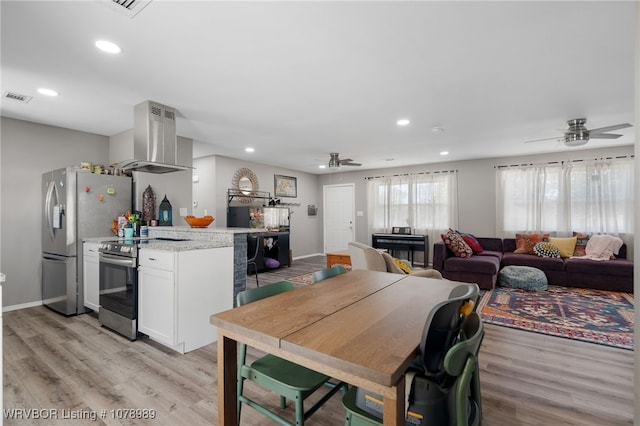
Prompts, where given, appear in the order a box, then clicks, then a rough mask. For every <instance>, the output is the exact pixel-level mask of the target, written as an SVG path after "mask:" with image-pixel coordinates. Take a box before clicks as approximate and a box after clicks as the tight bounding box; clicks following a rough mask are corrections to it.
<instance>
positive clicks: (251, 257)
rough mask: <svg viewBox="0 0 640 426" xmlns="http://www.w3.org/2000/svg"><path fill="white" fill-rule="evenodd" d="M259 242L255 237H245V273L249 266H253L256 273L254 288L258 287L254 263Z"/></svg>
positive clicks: (256, 265) (256, 270) (255, 264)
mask: <svg viewBox="0 0 640 426" xmlns="http://www.w3.org/2000/svg"><path fill="white" fill-rule="evenodd" d="M259 241H260V238H259V237H257V236H256V235H247V272H249V265H253V268H254V271H255V273H256V287H260V283H259V282H258V264H257V263H256V258H257V257H258V242H259Z"/></svg>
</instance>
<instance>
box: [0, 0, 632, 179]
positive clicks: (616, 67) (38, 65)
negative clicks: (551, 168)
mask: <svg viewBox="0 0 640 426" xmlns="http://www.w3.org/2000/svg"><path fill="white" fill-rule="evenodd" d="M0 7H1V9H0V13H1V18H2V28H1V31H2V46H1V47H2V50H1V65H2V74H1V78H2V91H3V92H4V91H7V90H8V91H12V92H17V93H20V94H24V95H29V96H33V99H32V100H31V101H30V102H29V103H28V104H23V103H19V102H17V101H14V100H7V99H4V98H3V99H2V104H1V108H2V115H3V116H5V117H11V118H17V119H22V120H28V121H35V122H40V123H45V124H50V125H55V126H61V127H66V128H70V129H77V130H82V131H86V132H92V133H98V134H102V135H107V136H110V135H113V134H116V133H119V132H122V131H124V130H127V129H130V128H132V127H133V106H134V105H135V104H137V103H140V102H142V101H145V100H153V101H156V102H160V103H162V104H165V105H168V106H172V107H174V108H176V109H177V110H178V122H177V127H178V134H179V135H181V136H185V137H189V138H193V139H194V141H195V142H194V156H196V157H199V156H203V155H210V154H216V155H224V156H229V157H233V158H241V159H247V160H250V161H255V162H259V163H264V164H270V165H273V166H277V167H285V168H290V169H294V170H300V171H305V172H310V173H328V172H329V170H328V169H325V170H324V171H322V170H319V169H318V164H320V163H326V162H328V159H329V153H330V152H339V153H340V154H341V157H343V158H345V157H350V158H353V159H354V160H355V161H357V162H361V163H363V166H362V167H361V168H360V169H365V168H366V169H371V168H380V167H398V166H403V165H411V164H422V163H433V162H441V161H456V160H464V159H477V158H488V157H499V156H513V155H525V154H534V153H545V152H547V153H548V152H555V151H563V150H567V149H576V148H567V147H565V146H564V145H563V144H561V143H558V142H557V141H555V140H550V141H545V142H536V143H524V141H527V140H531V139H538V138H550V137H555V136H561V130H562V129H564V128H566V120H568V119H571V118H579V117H586V118H587V119H588V122H587V127H589V128H597V127H604V126H609V125H613V124H618V123H625V122H627V123H632V124H634V122H633V120H634V109H633V108H634V61H635V57H634V55H635V50H634V39H635V11H634V10H635V9H634V8H635V7H636V3H634V2H630V1H626V2H612V1H600V2H594V1H585V2H578V1H570V2H557V1H553V2H551V1H545V2H519V1H518V2H515V1H514V2H482V1H472V2H415V1H414V2H400V1H389V2H365V1H354V2H264V1H262V2H213V1H211V2H208V1H195V2H189V1H161V0H155V1H152V2H151V3H150V4H149V5H148V6H147V7H146V8H144V9H143V10H142V11H140V12H139V13H138V15H137V16H135V17H134V18H131V17H130V16H127V15H126V14H124V13H120V12H119V11H118V10H116V9H117V8H118V7H119V6H115V5H113V4H112V2H111V0H89V1H66V2H62V1H44V2H36V1H15V2H14V1H2V2H1V3H0ZM98 39H108V40H111V41H114V42H116V43H118V44H119V45H120V46H121V47H122V49H123V51H122V53H121V54H120V55H118V56H109V55H107V54H104V53H102V52H100V51H98V50H97V49H96V48H95V47H94V42H95V41H96V40H98ZM38 87H49V88H52V89H55V90H57V91H58V92H59V93H60V96H58V97H55V98H50V97H45V96H42V95H40V94H38V93H37V91H36V89H37V88H38ZM405 117H406V118H409V119H410V120H411V124H410V125H409V126H406V127H398V126H396V124H395V122H396V120H397V119H399V118H405ZM434 126H439V127H442V128H444V129H445V131H444V132H443V133H439V134H434V133H432V132H431V131H430V129H431V128H432V127H434ZM616 133H621V134H623V137H621V138H619V139H616V140H596V139H592V140H591V141H590V142H589V143H588V144H587V145H585V146H584V148H598V147H604V146H617V145H628V144H632V143H633V140H634V137H635V127H631V128H628V129H624V130H620V131H617V132H616ZM247 146H252V147H254V148H255V153H253V154H247V153H245V152H244V148H245V147H247ZM443 150H446V151H449V152H450V155H449V156H448V157H441V156H440V155H439V152H440V151H443ZM389 159H393V161H388V160H389ZM343 169H344V168H343ZM348 170H351V168H349V169H348Z"/></svg>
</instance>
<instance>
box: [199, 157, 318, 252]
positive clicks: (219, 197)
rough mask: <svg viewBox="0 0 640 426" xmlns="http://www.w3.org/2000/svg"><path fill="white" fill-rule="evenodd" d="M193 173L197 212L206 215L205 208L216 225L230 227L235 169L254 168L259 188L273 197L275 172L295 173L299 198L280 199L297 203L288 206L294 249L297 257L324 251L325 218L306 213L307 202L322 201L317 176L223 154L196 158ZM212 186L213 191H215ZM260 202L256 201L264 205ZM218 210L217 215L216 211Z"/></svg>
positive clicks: (316, 203) (292, 248)
mask: <svg viewBox="0 0 640 426" xmlns="http://www.w3.org/2000/svg"><path fill="white" fill-rule="evenodd" d="M194 166H195V167H196V170H194V175H197V176H198V182H197V183H194V184H193V186H194V190H193V193H194V195H196V196H197V198H194V200H196V201H198V209H199V210H197V211H199V212H200V214H203V211H204V209H205V208H206V209H207V210H208V212H209V214H211V215H213V216H215V218H216V220H215V222H214V225H212V226H217V227H226V226H227V189H229V188H230V187H231V180H232V179H233V175H234V174H235V172H236V171H237V170H238V169H240V168H243V167H246V168H248V169H251V171H253V173H254V174H255V175H256V176H257V177H258V183H259V190H260V191H265V192H270V193H271V196H273V176H274V174H278V175H285V176H292V177H295V178H296V179H297V195H298V196H297V197H296V198H284V197H283V198H281V202H282V203H296V204H300V205H299V206H289V208H290V211H291V216H290V217H291V219H290V229H291V241H290V244H291V250H292V251H293V256H294V257H300V256H307V255H310V254H315V253H322V221H321V220H320V218H319V216H307V205H308V204H314V205H316V206H318V205H319V204H320V203H321V202H322V194H321V193H320V192H319V191H318V176H317V175H312V174H309V173H303V172H299V171H294V170H289V169H283V168H278V167H272V166H266V165H264V164H259V163H253V162H249V161H243V160H236V159H233V158H228V157H223V156H209V157H202V158H199V159H196V160H194ZM212 189H213V191H212ZM261 201H262V200H260V201H258V202H256V204H257V205H261ZM214 213H215V214H214Z"/></svg>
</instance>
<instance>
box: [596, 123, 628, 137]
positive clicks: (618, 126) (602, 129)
mask: <svg viewBox="0 0 640 426" xmlns="http://www.w3.org/2000/svg"><path fill="white" fill-rule="evenodd" d="M627 127H633V126H632V125H631V124H629V123H622V124H616V125H614V126H607V127H599V128H597V129H590V130H589V134H590V135H591V137H592V138H593V137H594V136H593V134H594V133H606V132H610V131H612V130H618V129H626V128H627Z"/></svg>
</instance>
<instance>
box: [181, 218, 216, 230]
mask: <svg viewBox="0 0 640 426" xmlns="http://www.w3.org/2000/svg"><path fill="white" fill-rule="evenodd" d="M184 220H186V221H187V223H188V224H189V226H191V227H192V228H206V227H207V226H209V225H211V223H212V222H213V221H214V220H216V219H215V218H214V217H213V216H202V217H195V216H185V217H184Z"/></svg>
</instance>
